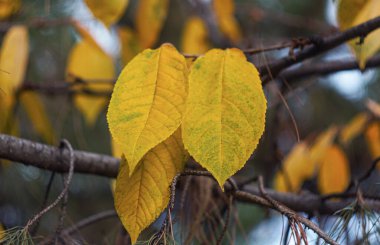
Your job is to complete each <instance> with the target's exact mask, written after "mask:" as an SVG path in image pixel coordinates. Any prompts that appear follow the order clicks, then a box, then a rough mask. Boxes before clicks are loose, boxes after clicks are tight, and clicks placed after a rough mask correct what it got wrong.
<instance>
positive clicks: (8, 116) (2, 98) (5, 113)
mask: <svg viewBox="0 0 380 245" xmlns="http://www.w3.org/2000/svg"><path fill="white" fill-rule="evenodd" d="M14 105H15V99H14V96H12V95H7V94H3V92H2V91H1V90H0V118H1V120H0V132H1V133H7V134H10V131H12V129H9V127H10V126H12V128H13V126H16V125H15V124H14V123H10V120H12V119H13V116H12V114H13V107H14ZM10 124H11V125H10ZM12 135H13V134H12Z"/></svg>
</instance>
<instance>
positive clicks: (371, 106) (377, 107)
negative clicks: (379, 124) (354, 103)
mask: <svg viewBox="0 0 380 245" xmlns="http://www.w3.org/2000/svg"><path fill="white" fill-rule="evenodd" d="M366 105H367V108H368V110H370V111H371V112H372V114H373V115H375V116H376V117H378V118H380V104H379V103H377V102H375V101H373V100H371V99H369V100H367V103H366Z"/></svg>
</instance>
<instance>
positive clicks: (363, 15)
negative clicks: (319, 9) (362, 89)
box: [338, 0, 380, 69]
mask: <svg viewBox="0 0 380 245" xmlns="http://www.w3.org/2000/svg"><path fill="white" fill-rule="evenodd" d="M379 15H380V1H379V0H341V1H340V2H339V5H338V22H339V25H340V27H341V29H342V30H344V29H347V28H350V27H353V26H355V25H359V24H361V23H363V22H365V21H368V20H370V19H372V18H375V17H377V16H379ZM379 39H380V30H375V31H373V32H371V33H370V34H369V35H367V36H366V37H365V39H364V43H363V44H362V45H358V44H357V41H358V40H353V41H350V42H349V44H350V46H351V47H352V49H353V50H354V52H355V54H356V56H357V58H358V61H359V66H360V68H361V69H364V68H365V63H366V61H367V60H368V58H370V57H371V56H373V55H374V54H375V53H376V52H377V51H378V50H379V49H380V42H379V41H378V40H379Z"/></svg>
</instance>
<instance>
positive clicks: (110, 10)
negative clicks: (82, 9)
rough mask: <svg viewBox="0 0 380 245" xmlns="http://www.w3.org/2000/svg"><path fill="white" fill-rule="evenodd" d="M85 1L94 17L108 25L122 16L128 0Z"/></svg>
mask: <svg viewBox="0 0 380 245" xmlns="http://www.w3.org/2000/svg"><path fill="white" fill-rule="evenodd" d="M85 2H86V4H87V6H88V8H89V9H90V10H91V12H92V14H93V15H94V16H95V18H97V19H99V20H100V21H102V22H103V23H104V24H105V25H106V26H107V27H109V26H110V25H112V24H114V23H115V22H117V21H118V20H119V19H120V18H121V17H122V15H123V14H124V12H125V9H126V8H127V6H128V2H129V0H85Z"/></svg>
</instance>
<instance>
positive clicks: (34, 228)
mask: <svg viewBox="0 0 380 245" xmlns="http://www.w3.org/2000/svg"><path fill="white" fill-rule="evenodd" d="M54 176H55V172H54V171H53V172H51V174H50V178H49V182H48V184H47V186H46V191H45V195H44V200H43V202H42V205H41V209H43V208H45V207H46V204H47V201H48V198H49V193H50V190H51V187H52V184H53V180H54ZM39 226H40V220H37V221H36V223H35V225H34V227H33V228H32V230H31V231H30V234H31V235H32V236H33V235H35V234H36V233H37V231H38V228H39Z"/></svg>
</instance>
